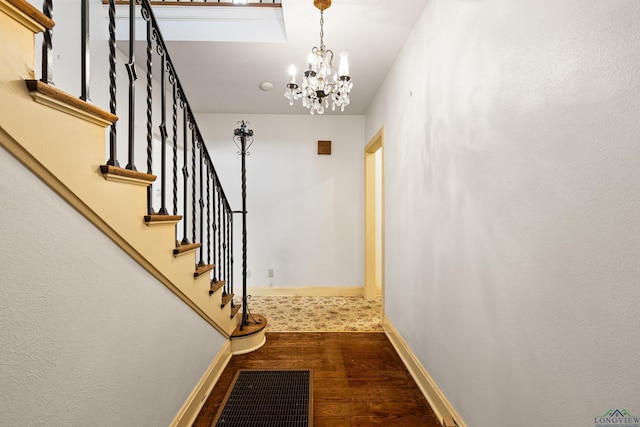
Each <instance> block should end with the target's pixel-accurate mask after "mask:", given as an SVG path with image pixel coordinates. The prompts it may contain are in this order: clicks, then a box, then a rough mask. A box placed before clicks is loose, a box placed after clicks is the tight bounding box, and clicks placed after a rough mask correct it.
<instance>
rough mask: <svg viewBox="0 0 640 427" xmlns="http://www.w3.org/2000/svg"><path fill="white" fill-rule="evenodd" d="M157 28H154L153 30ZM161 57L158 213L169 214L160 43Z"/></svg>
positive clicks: (163, 54)
mask: <svg viewBox="0 0 640 427" xmlns="http://www.w3.org/2000/svg"><path fill="white" fill-rule="evenodd" d="M155 31H157V30H154V32H155ZM156 50H157V51H158V55H160V58H161V61H162V62H161V66H160V108H161V111H160V117H161V120H160V144H161V145H160V175H161V176H160V211H159V212H158V214H160V215H169V212H168V211H167V204H166V200H167V78H166V71H167V66H168V65H167V55H166V51H165V50H164V47H163V46H162V45H161V44H158V45H157V46H156Z"/></svg>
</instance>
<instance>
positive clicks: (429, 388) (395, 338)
mask: <svg viewBox="0 0 640 427" xmlns="http://www.w3.org/2000/svg"><path fill="white" fill-rule="evenodd" d="M382 327H383V329H384V332H385V333H386V334H387V337H388V338H389V341H391V344H392V345H393V347H394V348H395V349H396V352H398V355H399V356H400V358H401V359H402V362H403V363H404V365H405V366H406V367H407V369H408V370H409V373H410V374H411V376H412V377H413V379H414V380H415V382H416V384H417V385H418V387H419V388H420V390H421V391H422V394H423V395H424V397H425V398H426V399H427V402H429V405H430V406H431V409H433V412H435V413H436V416H437V417H438V419H439V420H440V422H441V423H442V425H443V426H445V427H449V426H458V427H466V424H465V423H464V421H463V420H462V418H461V417H460V415H459V414H458V413H457V412H456V410H455V408H454V407H453V405H451V403H450V402H449V400H448V399H447V397H446V396H445V395H444V393H442V391H441V390H440V388H439V387H438V385H437V384H436V382H435V381H434V380H433V378H431V375H429V373H428V372H427V370H426V369H425V368H424V367H423V366H422V364H421V363H420V361H419V360H418V358H417V357H416V356H415V354H413V351H411V349H410V348H409V346H408V345H407V343H406V342H405V341H404V339H403V338H402V336H401V335H400V333H399V332H398V331H397V330H396V328H395V327H394V326H393V324H392V323H391V321H390V320H389V319H388V318H387V317H386V316H383V318H382Z"/></svg>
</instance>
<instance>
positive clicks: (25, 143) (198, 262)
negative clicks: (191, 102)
mask: <svg viewBox="0 0 640 427" xmlns="http://www.w3.org/2000/svg"><path fill="white" fill-rule="evenodd" d="M53 25H54V22H53V20H51V19H50V18H48V17H47V16H45V15H44V14H43V13H41V12H39V11H38V10H36V9H35V8H33V7H32V6H31V5H30V4H29V3H27V2H26V1H25V0H0V144H2V146H3V147H5V148H6V149H7V150H8V151H9V152H10V153H11V154H12V155H13V156H15V157H16V158H17V159H19V160H20V161H21V162H22V163H23V164H25V166H27V167H28V168H29V169H30V170H31V171H32V172H33V173H34V174H36V175H37V176H38V177H39V178H40V179H42V180H43V181H44V182H45V183H47V184H48V185H49V186H50V187H51V188H52V189H53V190H54V191H55V192H56V193H58V194H59V195H60V196H61V197H62V198H64V199H65V200H66V201H67V202H68V203H69V204H70V205H71V206H72V207H73V208H75V209H76V210H78V211H79V212H80V213H81V214H83V215H84V216H85V217H86V218H87V220H89V221H90V222H92V223H93V224H94V225H95V226H96V227H98V228H99V229H100V230H102V231H103V232H104V233H105V234H106V235H107V236H108V237H109V238H111V239H112V240H113V241H114V242H115V243H116V244H117V245H119V246H120V247H121V248H122V249H123V250H124V251H125V252H126V253H127V254H129V255H130V256H131V257H132V258H133V259H134V260H136V261H137V262H138V263H139V264H140V265H141V266H142V267H143V268H145V269H146V270H147V271H148V272H149V273H150V274H151V275H153V276H154V277H155V278H157V279H158V280H159V281H160V282H162V283H163V284H164V285H165V286H166V287H167V288H168V289H169V290H171V291H172V292H173V293H174V294H175V295H176V296H177V297H178V298H180V299H181V300H182V301H184V303H185V304H187V305H188V306H189V307H191V308H192V309H193V310H194V311H195V312H196V313H197V314H198V315H199V316H201V317H202V318H203V319H204V320H205V321H207V322H208V323H209V324H210V325H211V326H212V327H213V328H215V329H216V330H217V331H218V332H219V333H220V334H222V335H223V336H224V337H226V338H227V339H229V340H231V351H232V353H233V354H241V353H246V352H249V351H253V350H256V349H257V348H260V347H261V346H262V345H263V344H264V342H265V335H264V328H265V327H266V323H267V321H266V319H265V318H264V317H263V316H260V315H254V316H247V317H246V318H247V321H246V323H245V324H242V320H243V316H242V315H241V314H240V313H242V311H241V308H242V307H241V304H240V303H237V302H235V301H234V292H233V283H232V282H233V256H232V246H233V245H232V243H231V242H232V227H233V222H232V211H231V210H230V208H229V206H228V203H227V202H226V197H224V192H223V190H222V188H221V187H216V185H218V186H219V181H216V179H217V177H216V176H215V170H214V169H213V164H212V162H211V161H210V158H209V157H208V153H207V152H206V148H205V147H204V143H203V142H202V139H201V136H200V135H199V132H197V133H196V131H197V125H196V124H195V120H194V119H193V115H190V116H189V120H190V122H189V126H184V134H185V135H186V134H187V128H189V129H191V131H192V134H191V135H192V138H191V143H192V146H193V148H192V155H193V156H192V157H193V158H194V159H195V157H196V155H195V153H196V151H198V153H199V156H200V163H199V164H198V166H197V167H196V166H193V167H192V169H190V174H191V175H192V176H195V175H196V172H198V173H199V174H200V183H199V184H194V185H193V186H192V187H190V190H185V191H184V192H183V193H182V194H181V197H182V198H183V199H184V200H185V207H186V209H185V210H184V211H183V212H182V214H176V212H174V214H169V213H167V210H166V209H164V200H163V209H161V211H164V212H162V213H161V214H159V213H156V212H155V211H153V209H151V207H150V205H151V203H150V200H151V191H150V189H149V186H150V185H151V184H152V183H153V182H155V181H156V178H157V176H156V175H154V174H151V173H143V172H137V171H135V170H132V169H128V168H121V167H119V166H118V165H117V162H113V161H106V162H105V139H108V138H105V134H106V133H105V129H106V128H108V127H110V126H111V124H112V123H115V122H116V121H117V120H118V116H116V114H115V113H114V112H107V111H104V110H102V109H101V108H98V107H96V106H95V105H93V104H91V103H89V102H85V101H83V100H81V99H78V98H76V97H74V96H72V95H69V94H67V93H65V92H63V91H61V90H59V89H57V88H56V87H55V86H53V85H51V84H47V83H44V82H42V81H39V80H35V73H34V58H35V51H34V35H35V34H37V33H39V32H43V31H47V30H49V29H51V28H52V27H53ZM46 40H47V36H45V42H46ZM169 63H170V62H169ZM172 77H173V78H174V79H176V78H177V76H172ZM164 78H165V77H164V74H163V79H164ZM45 80H46V79H45ZM173 84H174V85H175V87H177V85H178V84H179V83H175V80H174V83H173ZM163 98H164V97H163ZM182 100H186V98H185V97H184V95H183V98H182ZM179 106H180V111H182V110H184V111H185V113H184V114H185V122H184V124H185V125H186V124H187V111H188V113H189V114H190V110H187V109H188V104H187V105H186V106H185V105H184V104H183V103H182V102H181V103H180V105H179ZM168 109H169V110H170V107H166V106H164V105H163V110H164V111H165V112H166V111H167V110H168ZM175 113H176V107H175V98H174V127H173V135H174V139H176V138H177V137H176V136H175V134H176V129H177V127H176V125H175ZM130 117H131V116H130ZM164 120H165V119H164V115H163V123H162V126H161V133H162V134H163V137H164V139H166V137H167V134H168V132H167V130H166V127H167V125H166V123H165V121H164ZM148 126H149V125H148ZM131 129H133V125H131ZM112 134H113V132H112ZM193 135H195V137H194V136H193ZM196 139H197V140H196ZM112 141H113V140H112ZM188 142H189V141H188V138H185V140H184V141H183V142H182V144H183V145H184V146H186V145H187V143H188ZM196 142H197V145H198V148H197V150H196ZM108 145H110V146H111V148H112V151H111V154H112V155H113V154H114V151H115V148H114V144H108ZM175 146H176V145H175V144H174V147H175ZM131 151H133V149H131ZM186 152H187V149H186V148H185V153H186ZM149 155H150V154H149ZM174 158H175V153H174ZM203 158H204V160H202V159H203ZM163 159H164V157H163ZM110 160H113V157H111V158H110ZM114 163H115V164H114ZM167 163H168V164H169V163H170V162H169V161H167ZM185 163H186V156H185ZM174 165H175V161H174ZM193 165H195V160H194V163H193ZM174 169H175V167H174ZM174 172H175V171H174ZM162 173H165V172H164V168H163V170H162ZM203 174H206V175H207V178H206V187H207V188H206V189H205V181H203V180H202V175H203ZM161 176H162V175H161ZM175 176H176V175H175V173H174V192H173V193H174V211H176V210H177V209H176V208H175V205H176V203H175V200H176V197H177V196H176V195H177V192H176V190H175V188H176V183H177V178H175ZM164 177H165V178H166V179H169V178H170V176H169V174H168V173H165V175H164ZM163 181H164V180H163ZM194 182H195V181H194ZM210 182H211V183H212V186H213V189H212V190H211V189H209V184H210ZM182 183H183V184H184V188H185V189H186V188H187V186H188V185H189V184H190V183H189V182H188V181H187V178H186V177H185V178H184V179H183V182H182ZM196 190H198V191H199V194H198V197H199V208H200V209H199V211H198V208H197V207H196V205H195V194H196ZM163 193H164V184H163ZM189 193H192V194H191V195H190V194H189ZM191 196H193V197H192V198H193V200H194V203H193V207H192V208H191V210H189V208H188V206H187V202H186V201H187V200H188V198H191ZM210 196H211V198H213V201H211V200H210V199H209V197H210ZM205 204H206V206H207V212H206V213H205V210H204V205H205ZM210 207H212V208H213V210H214V214H213V216H214V220H213V223H212V222H211V220H210V218H207V217H210V216H211V213H210V212H209V208H210ZM215 209H218V210H217V211H216V210H215ZM184 213H186V214H187V215H188V218H187V215H184ZM215 215H218V216H217V217H216V216H215ZM189 219H192V221H189ZM216 221H217V224H216ZM187 222H192V225H190V224H187ZM196 223H199V226H198V225H197V224H196ZM203 224H204V225H203ZM182 228H183V229H184V230H185V231H184V236H179V230H180V229H182ZM188 229H189V230H188ZM187 230H188V231H190V232H191V233H189V232H188V231H187ZM187 235H189V237H191V236H196V237H200V241H197V242H196V239H195V238H192V239H188V238H187V237H188V236H187ZM198 235H199V236H198ZM205 235H206V236H207V238H206V239H204V236H205ZM180 237H183V238H182V240H181V239H180ZM202 240H206V241H202ZM205 246H206V250H204V247H205ZM229 246H231V247H229ZM216 248H217V252H216ZM211 253H213V257H211ZM205 258H206V260H205ZM215 261H221V262H219V263H218V264H219V265H216V263H215ZM123 297H126V296H123Z"/></svg>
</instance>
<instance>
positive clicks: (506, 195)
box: [365, 0, 640, 427]
mask: <svg viewBox="0 0 640 427" xmlns="http://www.w3.org/2000/svg"><path fill="white" fill-rule="evenodd" d="M639 23H640V3H638V2H637V1H634V0H621V1H615V2H603V1H596V0H589V1H585V0H569V1H538V2H531V1H520V0H518V1H507V0H482V1H463V0H448V1H444V0H432V1H431V2H429V3H428V4H427V6H426V8H425V10H424V12H423V15H422V16H421V18H420V20H419V22H418V24H417V25H416V27H415V29H414V32H413V34H412V36H411V38H410V39H409V41H408V42H407V44H406V45H405V47H404V50H403V51H402V52H401V53H400V55H399V57H398V59H397V62H396V64H395V66H394V68H393V69H392V71H391V72H390V74H389V76H388V77H387V80H386V82H385V84H384V85H383V87H382V88H381V90H380V91H379V93H378V95H377V98H376V100H375V102H374V103H373V104H372V106H371V107H370V109H369V111H368V114H367V116H366V123H365V137H366V138H365V141H368V140H369V138H371V136H373V135H374V133H375V132H376V131H377V130H378V129H379V128H380V127H381V126H382V125H385V130H386V135H385V150H386V151H385V155H386V158H385V168H386V307H385V308H386V314H387V316H388V317H389V318H390V320H391V322H392V323H393V324H394V325H395V326H396V328H397V329H398V330H399V331H400V333H401V334H402V336H403V337H404V339H405V340H406V341H407V342H408V343H409V345H410V346H411V348H412V350H413V351H414V352H415V354H416V355H417V356H418V357H419V359H420V361H421V362H422V364H423V365H424V366H425V367H426V369H427V370H428V371H429V372H430V374H431V375H432V376H433V378H434V379H435V380H436V382H437V383H438V385H439V386H440V388H441V389H442V390H443V391H444V393H445V394H446V396H447V397H448V398H449V399H450V401H451V402H452V403H453V405H454V406H455V407H456V408H457V410H458V411H459V412H460V414H461V415H462V417H463V418H464V419H465V420H466V422H467V423H468V425H470V426H474V427H488V426H497V425H514V426H541V425H544V426H574V425H575V426H578V425H580V426H589V425H594V417H596V416H598V415H602V414H604V413H605V412H606V411H607V410H608V409H611V408H614V409H615V408H619V409H627V410H628V411H629V412H630V413H631V414H633V415H640V402H639V401H638V396H640V373H639V372H640V371H639V370H638V365H639V363H640V358H639V356H638V355H639V354H640V329H638V325H639V324H640V311H638V304H639V303H640V287H639V286H638V282H639V279H638V273H639V272H640V221H638V217H639V216H640V204H639V203H640V202H639V201H640V175H639V172H638V170H639V165H640V143H639V142H640V120H639V117H640V116H639V112H640V89H639V85H640V27H639V26H638V25H639Z"/></svg>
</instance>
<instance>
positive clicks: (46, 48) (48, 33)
mask: <svg viewBox="0 0 640 427" xmlns="http://www.w3.org/2000/svg"><path fill="white" fill-rule="evenodd" d="M42 13H44V15H45V16H46V17H47V18H51V19H53V0H45V2H44V3H43V4H42ZM43 36H44V37H43V40H42V78H41V79H40V80H42V81H43V82H45V83H47V84H50V85H53V29H51V28H46V29H45V30H44V35H43Z"/></svg>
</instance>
